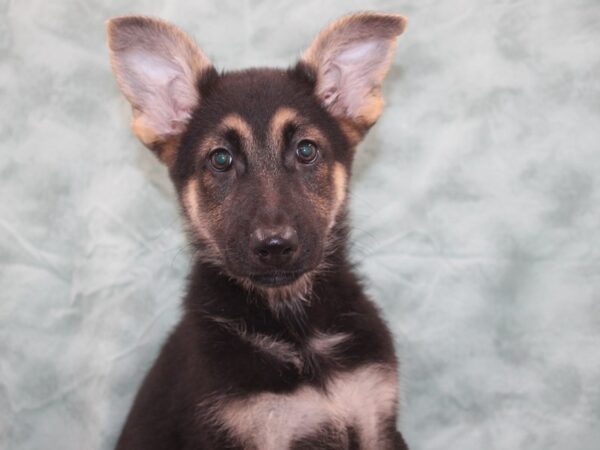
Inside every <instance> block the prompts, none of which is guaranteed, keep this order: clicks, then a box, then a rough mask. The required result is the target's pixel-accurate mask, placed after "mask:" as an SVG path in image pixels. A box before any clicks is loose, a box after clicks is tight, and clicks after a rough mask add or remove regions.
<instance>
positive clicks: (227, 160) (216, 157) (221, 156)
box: [209, 148, 233, 172]
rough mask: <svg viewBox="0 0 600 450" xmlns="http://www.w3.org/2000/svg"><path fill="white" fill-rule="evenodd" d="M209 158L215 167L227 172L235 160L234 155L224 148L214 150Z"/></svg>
mask: <svg viewBox="0 0 600 450" xmlns="http://www.w3.org/2000/svg"><path fill="white" fill-rule="evenodd" d="M209 159H210V164H211V165H212V166H213V168H214V169H215V170H217V171H219V172H225V171H226V170H227V169H229V168H230V167H231V163H232V162H233V156H231V153H229V152H228V151H227V150H225V149H224V148H217V149H216V150H213V151H212V153H211V154H210V156H209Z"/></svg>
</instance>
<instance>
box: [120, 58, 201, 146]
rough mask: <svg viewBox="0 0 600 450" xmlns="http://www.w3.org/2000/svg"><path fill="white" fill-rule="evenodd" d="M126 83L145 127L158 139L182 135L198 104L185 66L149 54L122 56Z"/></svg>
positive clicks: (196, 95)
mask: <svg viewBox="0 0 600 450" xmlns="http://www.w3.org/2000/svg"><path fill="white" fill-rule="evenodd" d="M122 58H123V60H122V61H123V66H124V67H126V68H127V70H126V71H125V74H124V76H125V81H126V83H127V84H128V86H129V89H130V90H131V92H132V93H133V96H134V98H135V103H136V105H135V106H136V107H137V108H138V109H139V110H140V111H141V113H142V114H141V119H142V120H143V123H144V125H145V127H147V128H149V129H151V130H152V131H153V133H155V134H156V135H157V136H167V135H174V134H177V133H180V132H181V131H182V130H183V127H184V126H185V123H186V122H187V120H188V119H189V118H190V115H191V112H192V109H193V108H194V106H195V105H196V104H197V101H198V94H197V92H196V90H195V86H194V84H193V82H192V81H193V80H189V79H188V77H190V76H191V74H186V71H185V67H183V66H182V65H179V64H178V63H177V62H175V61H171V60H169V59H167V58H163V57H161V56H157V55H154V54H151V53H149V52H146V51H138V50H132V51H129V52H127V53H126V54H124V55H123V57H122Z"/></svg>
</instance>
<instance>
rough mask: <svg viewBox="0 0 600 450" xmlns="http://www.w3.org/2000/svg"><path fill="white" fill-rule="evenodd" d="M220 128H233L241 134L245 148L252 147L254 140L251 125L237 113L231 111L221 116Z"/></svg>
mask: <svg viewBox="0 0 600 450" xmlns="http://www.w3.org/2000/svg"><path fill="white" fill-rule="evenodd" d="M219 128H220V129H221V130H224V129H228V128H229V129H234V130H235V131H237V132H238V134H239V135H240V136H241V138H242V140H243V141H244V144H246V147H247V148H251V147H252V143H253V142H254V134H253V133H252V127H251V126H250V124H249V123H248V122H246V121H245V120H244V119H243V118H242V117H241V116H240V115H239V114H236V113H231V114H228V115H227V116H225V117H224V118H223V120H222V121H221V123H220V124H219Z"/></svg>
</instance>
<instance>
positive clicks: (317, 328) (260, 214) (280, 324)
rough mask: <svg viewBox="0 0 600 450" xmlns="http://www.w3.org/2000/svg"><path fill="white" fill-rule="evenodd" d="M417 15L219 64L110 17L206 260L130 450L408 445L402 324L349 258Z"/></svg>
mask: <svg viewBox="0 0 600 450" xmlns="http://www.w3.org/2000/svg"><path fill="white" fill-rule="evenodd" d="M405 25H406V19H405V18H404V17H402V16H399V15H395V14H380V13H358V14H352V15H349V16H346V17H343V18H341V19H339V20H336V21H334V22H333V23H331V24H329V25H328V26H327V27H326V28H324V29H323V30H322V31H321V32H320V33H319V34H318V35H317V36H316V38H315V39H314V40H313V42H312V43H311V44H310V46H309V47H308V49H307V50H306V51H305V52H304V53H303V54H302V57H301V58H300V60H299V62H298V63H297V64H296V65H295V66H294V67H292V68H290V69H287V70H282V69H270V68H261V69H248V70H242V71H235V72H223V73H219V72H217V70H216V69H215V68H214V66H213V65H212V63H211V62H210V61H209V59H208V58H207V57H206V55H205V54H204V53H203V52H202V51H201V50H200V49H199V48H198V47H197V45H196V44H195V43H194V41H193V40H192V39H191V38H190V37H189V36H188V35H187V34H185V33H184V32H183V31H181V30H180V29H179V28H177V27H176V26H174V25H171V24H169V23H167V22H164V21H162V20H158V19H153V18H148V17H138V16H128V17H117V18H114V19H112V20H110V21H109V22H108V45H109V48H110V58H111V63H112V68H113V71H114V73H115V75H116V78H117V81H118V85H119V87H120V89H121V91H122V92H123V94H124V95H125V97H126V98H127V100H128V101H129V102H130V103H131V106H132V112H133V124H132V126H133V131H134V133H135V135H136V136H137V137H138V138H139V139H140V140H141V141H142V143H143V144H144V145H145V146H147V147H148V148H149V149H150V150H151V151H152V152H154V153H155V154H156V156H157V157H158V158H159V159H160V160H161V161H162V162H163V163H164V164H165V165H166V166H167V167H168V171H169V175H170V177H171V179H172V180H173V183H174V185H175V187H176V190H177V194H178V198H179V201H180V203H181V209H182V213H183V216H184V217H185V221H186V224H187V226H188V228H189V236H190V239H191V242H192V243H193V245H194V248H195V250H196V251H195V262H194V265H193V269H192V272H191V275H190V279H189V288H188V291H187V294H186V296H185V299H184V304H185V312H184V315H183V318H182V319H181V322H180V323H179V325H178V326H177V327H176V329H175V330H174V331H173V333H172V334H171V336H170V338H169V339H168V341H167V342H166V344H165V345H164V347H163V349H162V351H161V353H160V356H159V357H158V359H157V361H156V362H155V364H154V366H153V367H152V369H151V370H150V372H149V373H148V375H147V376H146V379H145V381H144V383H143V385H142V387H141V389H140V390H139V392H138V394H137V397H136V399H135V402H134V405H133V407H132V409H131V411H130V413H129V416H128V418H127V421H126V424H125V426H124V428H123V431H122V433H121V436H120V438H119V440H118V443H117V449H123V450H125V449H126V450H153V449H169V450H173V449H198V450H209V449H210V450H213V449H248V450H249V449H253V450H284V449H291V450H301V449H312V450H314V449H329V450H334V449H335V450H337V449H361V450H388V449H389V450H391V449H406V448H407V447H406V444H405V443H404V440H403V439H402V436H401V434H400V433H399V432H398V431H397V430H396V415H397V403H398V386H397V376H398V374H397V361H396V356H395V352H394V347H393V341H392V337H391V335H390V332H389V330H388V328H387V326H386V325H385V323H384V322H383V320H382V318H381V317H380V314H379V312H378V310H377V308H376V307H375V306H374V304H373V303H372V302H371V301H370V300H369V299H368V298H367V297H366V296H365V294H364V290H363V288H362V286H361V283H360V281H359V279H358V277H357V275H356V274H355V272H354V269H353V267H352V264H351V263H350V262H349V259H348V254H347V238H348V225H347V219H346V216H347V189H348V181H349V178H350V174H351V168H352V160H353V157H354V152H355V147H356V145H357V144H358V143H359V142H360V141H361V140H362V138H363V137H364V136H365V133H366V132H367V131H368V130H369V128H370V127H371V126H372V125H373V124H374V123H375V121H376V120H377V118H378V117H379V115H380V114H381V111H382V107H383V99H382V90H381V85H382V82H383V79H384V77H385V75H386V73H387V71H388V69H389V66H390V64H391V62H392V58H393V54H394V48H395V45H396V38H397V36H399V35H400V34H401V33H402V32H403V31H404V28H405Z"/></svg>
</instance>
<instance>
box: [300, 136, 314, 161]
mask: <svg viewBox="0 0 600 450" xmlns="http://www.w3.org/2000/svg"><path fill="white" fill-rule="evenodd" d="M296 154H297V155H298V159H299V160H300V162H302V163H305V164H307V163H311V162H313V161H314V160H315V159H316V158H317V148H316V146H315V144H313V143H312V142H310V141H300V142H299V143H298V147H297V149H296Z"/></svg>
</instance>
